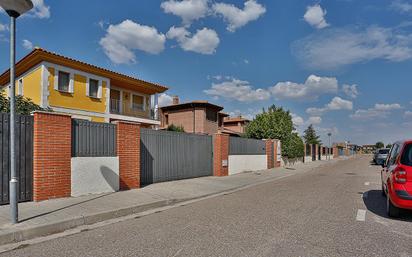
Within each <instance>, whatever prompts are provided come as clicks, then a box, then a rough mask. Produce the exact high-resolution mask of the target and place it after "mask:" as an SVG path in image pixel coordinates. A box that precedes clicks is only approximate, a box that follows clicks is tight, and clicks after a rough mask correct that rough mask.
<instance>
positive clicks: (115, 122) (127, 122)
mask: <svg viewBox="0 0 412 257" xmlns="http://www.w3.org/2000/svg"><path fill="white" fill-rule="evenodd" d="M112 123H113V124H119V123H122V124H130V125H141V123H140V122H134V121H127V120H115V121H112Z"/></svg>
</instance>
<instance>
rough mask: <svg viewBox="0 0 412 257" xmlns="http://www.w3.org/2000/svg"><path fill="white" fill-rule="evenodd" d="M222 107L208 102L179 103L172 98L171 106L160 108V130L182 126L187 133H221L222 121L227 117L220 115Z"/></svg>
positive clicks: (177, 99) (175, 98) (176, 98)
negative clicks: (171, 126) (172, 126)
mask: <svg viewBox="0 0 412 257" xmlns="http://www.w3.org/2000/svg"><path fill="white" fill-rule="evenodd" d="M222 110H223V107H222V106H219V105H215V104H212V103H209V102H208V101H192V102H187V103H179V98H178V97H174V98H173V104H172V105H169V106H164V107H161V108H160V122H161V126H160V127H161V129H166V128H167V127H168V126H170V125H172V124H173V125H175V126H182V127H183V128H184V130H185V132H187V133H197V134H207V135H213V134H215V133H217V132H218V131H223V119H224V118H225V117H227V116H228V115H227V114H225V113H222V112H221V111H222Z"/></svg>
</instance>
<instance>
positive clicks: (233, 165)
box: [229, 154, 267, 175]
mask: <svg viewBox="0 0 412 257" xmlns="http://www.w3.org/2000/svg"><path fill="white" fill-rule="evenodd" d="M265 169H267V156H266V154H265V155H229V175H233V174H237V173H241V172H245V171H255V170H265Z"/></svg>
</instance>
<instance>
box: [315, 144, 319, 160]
mask: <svg viewBox="0 0 412 257" xmlns="http://www.w3.org/2000/svg"><path fill="white" fill-rule="evenodd" d="M315 160H317V161H318V160H319V145H315Z"/></svg>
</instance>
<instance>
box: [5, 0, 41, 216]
mask: <svg viewBox="0 0 412 257" xmlns="http://www.w3.org/2000/svg"><path fill="white" fill-rule="evenodd" d="M0 6H1V7H2V8H3V9H4V10H5V11H6V13H7V14H8V15H9V16H10V89H9V96H10V186H9V190H10V194H9V196H10V215H11V222H12V223H13V224H16V223H17V222H18V208H17V202H18V197H17V187H18V183H19V182H18V179H17V174H16V153H15V149H14V147H15V146H14V144H15V134H14V132H15V131H14V127H15V123H16V120H15V95H16V91H15V85H16V71H15V64H16V19H17V18H18V17H19V16H20V15H22V14H24V13H25V12H28V11H29V10H30V9H32V8H33V3H32V2H31V0H0Z"/></svg>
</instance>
